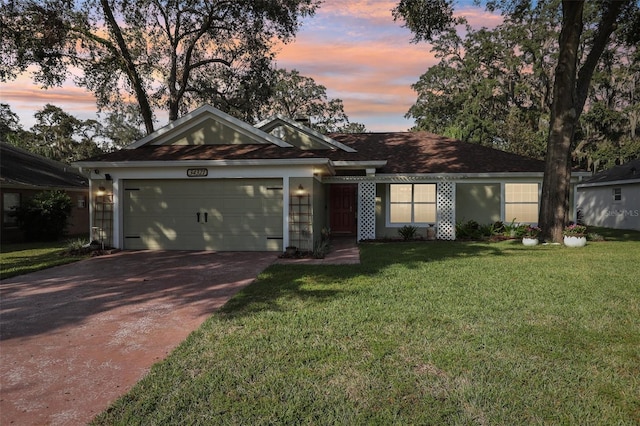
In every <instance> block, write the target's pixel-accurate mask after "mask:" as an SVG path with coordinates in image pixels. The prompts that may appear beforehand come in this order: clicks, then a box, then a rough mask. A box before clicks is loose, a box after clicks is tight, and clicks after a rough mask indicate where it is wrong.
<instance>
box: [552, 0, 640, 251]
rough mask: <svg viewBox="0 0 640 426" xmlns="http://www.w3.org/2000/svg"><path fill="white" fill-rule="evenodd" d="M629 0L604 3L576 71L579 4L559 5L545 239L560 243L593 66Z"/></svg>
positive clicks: (575, 2) (566, 0)
mask: <svg viewBox="0 0 640 426" xmlns="http://www.w3.org/2000/svg"><path fill="white" fill-rule="evenodd" d="M631 1H632V0H625V1H613V2H609V3H607V5H606V7H607V9H606V10H605V11H603V14H602V18H601V19H600V22H599V23H598V26H597V30H596V34H595V36H594V38H593V42H592V44H591V51H590V52H589V54H588V55H587V57H586V60H585V61H584V64H583V65H582V68H581V69H580V73H579V74H577V79H576V73H577V57H578V45H579V43H580V35H581V33H582V11H583V6H584V2H583V1H571V0H563V1H562V14H563V17H562V31H561V32H560V46H559V47H560V51H559V57H558V66H557V67H556V76H555V82H554V87H553V103H552V105H551V126H550V127H549V138H548V141H547V158H546V166H545V172H544V180H543V183H542V199H541V203H540V227H541V228H542V232H543V234H542V237H543V239H545V240H547V241H554V242H560V241H562V228H563V227H564V225H565V224H566V223H567V222H568V214H569V196H570V191H571V157H570V153H571V142H572V140H573V134H574V132H575V128H576V126H577V124H578V119H579V118H580V115H581V114H582V109H583V108H584V104H585V102H586V99H587V94H588V91H589V86H590V85H591V78H592V76H593V72H594V70H595V68H596V66H597V65H598V61H599V60H600V57H601V56H602V52H603V51H604V49H605V47H606V45H607V43H608V41H609V37H610V36H611V33H612V32H613V30H614V29H615V25H616V21H617V20H618V18H619V16H620V14H621V12H622V10H623V9H624V8H625V7H626V6H628V5H629V4H630V3H631Z"/></svg>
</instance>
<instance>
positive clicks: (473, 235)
mask: <svg viewBox="0 0 640 426" xmlns="http://www.w3.org/2000/svg"><path fill="white" fill-rule="evenodd" d="M481 236H482V232H481V231H480V224H478V222H476V221H475V220H469V221H467V222H458V223H456V237H457V238H461V239H470V240H476V239H479V238H480V237H481Z"/></svg>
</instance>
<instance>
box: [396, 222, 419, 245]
mask: <svg viewBox="0 0 640 426" xmlns="http://www.w3.org/2000/svg"><path fill="white" fill-rule="evenodd" d="M417 232H418V228H416V227H415V226H411V225H405V226H403V227H402V228H399V229H398V234H400V236H401V237H402V239H403V240H405V241H409V240H413V239H414V238H415V237H416V233H417Z"/></svg>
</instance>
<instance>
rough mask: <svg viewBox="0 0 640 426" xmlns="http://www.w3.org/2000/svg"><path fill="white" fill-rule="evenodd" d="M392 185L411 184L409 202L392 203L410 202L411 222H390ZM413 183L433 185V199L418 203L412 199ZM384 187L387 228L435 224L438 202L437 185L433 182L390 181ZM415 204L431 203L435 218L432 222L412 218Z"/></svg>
mask: <svg viewBox="0 0 640 426" xmlns="http://www.w3.org/2000/svg"><path fill="white" fill-rule="evenodd" d="M392 185H411V201H410V202H406V203H393V204H410V205H411V222H391V205H392V203H391V186H392ZM415 185H433V187H434V190H435V191H434V194H435V197H434V199H433V202H420V203H416V202H415V201H414V193H415ZM386 187H387V188H386V189H387V196H386V203H385V204H386V206H385V209H386V215H385V216H386V217H385V222H386V223H385V225H386V227H387V228H402V227H403V226H406V225H410V226H427V225H435V224H436V221H437V217H438V210H437V202H438V185H437V184H435V183H419V182H417V183H405V182H398V183H390V184H387V185H386ZM415 204H427V205H433V208H434V209H435V218H436V220H435V221H433V222H416V221H415V220H414V217H415V216H414V214H415V213H414V205H415Z"/></svg>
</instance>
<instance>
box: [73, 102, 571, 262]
mask: <svg viewBox="0 0 640 426" xmlns="http://www.w3.org/2000/svg"><path fill="white" fill-rule="evenodd" d="M77 165H79V166H81V167H82V169H83V170H85V171H87V172H90V184H91V192H92V196H93V199H94V200H97V203H92V208H94V209H95V210H96V211H97V213H96V212H94V214H93V215H92V217H94V218H99V219H98V220H94V223H93V224H92V226H93V227H94V228H97V229H99V230H101V231H100V232H101V234H102V235H103V236H104V239H105V241H104V242H105V243H106V244H109V245H113V246H114V247H118V248H124V249H184V250H247V251H249V250H254V251H256V250H267V251H283V250H284V248H286V247H287V246H295V247H298V248H299V249H303V250H304V249H313V247H314V244H315V243H316V242H317V241H319V240H320V238H321V233H322V230H323V228H330V230H331V233H332V234H333V235H336V234H340V235H353V236H354V237H355V238H357V239H358V240H359V241H360V240H368V239H375V238H384V237H392V238H393V237H397V236H398V229H399V228H400V227H402V226H404V225H413V226H416V227H418V229H419V233H420V234H421V235H425V233H426V229H427V227H429V226H435V227H436V228H437V238H439V239H445V240H453V239H455V225H456V221H466V220H471V219H473V220H476V221H477V222H479V223H481V224H486V223H492V222H495V221H500V220H501V221H506V222H511V221H512V220H516V221H518V222H527V223H536V222H537V221H538V209H539V204H538V203H539V199H540V187H541V183H542V176H543V170H544V163H543V162H542V161H538V160H532V159H529V158H524V157H521V156H518V155H514V154H510V153H506V152H503V151H499V150H495V149H491V148H487V147H483V146H480V145H475V144H469V143H464V142H460V141H457V140H452V139H448V138H445V137H441V136H436V135H433V134H429V133H421V132H416V133H363V134H333V135H329V136H325V135H322V134H319V133H317V132H315V131H313V130H311V129H309V128H307V127H305V126H303V125H302V124H300V123H298V122H296V121H293V120H290V119H287V118H284V117H280V116H277V117H274V118H272V119H269V120H265V121H263V122H261V123H258V124H257V125H256V126H251V125H249V124H247V123H244V122H242V121H239V120H237V119H235V118H233V117H231V116H229V115H227V114H225V113H223V112H221V111H219V110H217V109H215V108H213V107H210V106H204V107H201V108H199V109H197V110H195V111H193V112H191V113H190V114H187V115H185V116H183V117H182V118H180V119H178V120H176V121H174V122H172V123H171V124H169V125H168V126H166V127H164V128H162V129H160V130H158V131H156V132H154V133H152V134H150V135H148V136H146V137H144V138H143V139H141V140H139V141H137V142H135V143H133V144H131V145H130V146H128V147H127V148H126V149H123V150H121V151H118V152H114V153H110V154H106V155H103V156H100V157H97V158H95V159H92V160H87V161H82V162H79V163H77ZM574 183H577V178H574ZM98 191H99V194H100V195H98ZM105 197H106V198H105ZM105 199H106V200H107V201H106V202H105V201H104V200H105ZM573 214H575V212H573Z"/></svg>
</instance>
